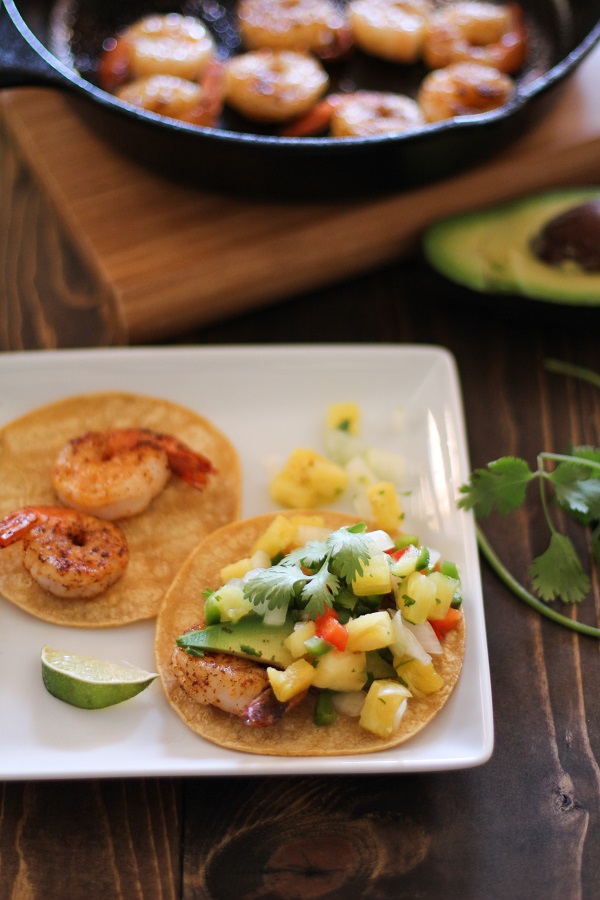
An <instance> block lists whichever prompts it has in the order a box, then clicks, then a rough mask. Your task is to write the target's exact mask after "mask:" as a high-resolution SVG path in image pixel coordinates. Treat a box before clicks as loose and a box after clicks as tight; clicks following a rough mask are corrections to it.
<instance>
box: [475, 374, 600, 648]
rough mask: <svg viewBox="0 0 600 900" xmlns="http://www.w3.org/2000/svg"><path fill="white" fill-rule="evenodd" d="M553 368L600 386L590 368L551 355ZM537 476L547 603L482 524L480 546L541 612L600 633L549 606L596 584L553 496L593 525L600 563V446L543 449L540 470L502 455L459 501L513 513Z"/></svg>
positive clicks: (484, 512) (485, 511) (478, 510)
mask: <svg viewBox="0 0 600 900" xmlns="http://www.w3.org/2000/svg"><path fill="white" fill-rule="evenodd" d="M547 368H548V369H550V370H551V371H553V372H556V373H561V374H565V375H572V376H574V377H578V378H583V379H585V380H586V381H589V382H590V383H592V384H594V385H596V386H598V387H600V376H599V375H597V374H596V373H594V372H591V371H590V370H588V369H583V368H581V367H579V366H570V365H569V364H568V363H561V362H559V361H557V360H549V361H548V362H547ZM535 481H537V482H538V484H539V488H540V498H541V503H542V509H543V512H544V517H545V520H546V523H547V526H548V530H549V532H550V538H549V543H548V547H547V549H546V550H545V551H544V552H543V553H542V554H541V555H540V556H538V557H536V558H535V559H534V560H533V562H532V564H531V566H530V569H529V575H530V578H531V581H532V587H533V590H534V591H535V592H536V593H537V595H538V597H540V598H541V600H543V601H545V602H544V603H542V602H541V601H540V600H539V599H537V597H535V596H534V595H533V594H532V593H530V592H529V591H528V590H527V589H526V588H525V587H523V585H521V584H520V583H519V582H517V581H516V580H515V578H514V577H513V576H512V575H511V573H510V572H509V570H508V569H507V568H506V566H504V565H503V563H501V562H500V560H499V558H498V557H497V555H496V554H495V552H494V551H493V549H492V548H491V546H490V544H489V543H488V541H487V540H486V538H485V536H484V535H483V532H482V531H481V529H480V528H479V527H477V540H478V545H479V547H480V550H481V551H482V553H483V555H484V556H485V557H486V559H487V561H488V562H489V563H490V565H491V566H492V568H493V569H494V570H495V572H496V574H498V575H499V576H500V577H501V578H502V579H503V581H504V582H505V583H506V584H507V586H508V587H509V588H510V589H511V590H512V591H513V592H514V593H515V594H516V595H517V596H519V597H521V599H523V600H525V602H526V603H528V604H529V605H530V606H532V607H534V608H535V609H537V610H538V612H542V613H543V614H544V615H546V616H548V617H549V618H551V619H554V620H555V621H559V622H560V624H562V625H565V626H566V627H568V628H571V629H573V630H575V631H580V632H582V633H585V634H590V635H593V636H595V637H600V629H599V628H595V627H593V626H586V625H582V624H581V623H578V622H577V621H575V620H574V619H571V618H569V617H567V616H563V615H561V614H560V613H558V612H556V611H555V610H553V609H551V608H550V607H549V606H547V605H546V604H547V603H549V602H551V601H553V600H556V599H560V600H562V601H563V602H565V603H579V602H581V601H582V600H583V599H584V598H585V597H586V596H587V594H588V593H589V590H590V584H591V582H590V578H589V576H588V574H587V573H586V571H585V570H584V567H583V565H582V562H581V560H580V558H579V555H578V553H577V551H576V549H575V546H574V544H573V542H572V541H571V539H570V538H569V537H568V536H567V535H564V534H561V533H560V532H559V531H558V529H557V528H556V526H555V524H554V521H553V517H552V514H551V508H550V498H553V500H554V502H555V504H556V505H558V506H559V507H560V508H561V509H562V510H563V511H564V512H565V513H567V514H568V515H570V516H571V517H573V518H574V519H576V520H577V521H578V522H580V523H581V524H582V525H584V526H586V527H588V528H589V529H590V543H591V550H592V554H593V557H594V559H595V560H596V562H597V563H598V564H600V448H598V447H589V446H581V447H570V448H569V449H568V452H567V453H563V454H557V453H548V452H542V453H540V454H538V457H537V468H536V469H535V470H532V469H531V468H530V467H529V465H528V463H527V462H526V461H525V460H523V459H520V458H518V457H514V456H505V457H501V458H500V459H497V460H495V461H493V462H491V463H488V465H487V466H485V468H482V469H475V470H474V471H473V472H472V473H471V476H470V479H469V481H468V482H467V483H466V484H464V485H462V486H461V487H460V488H459V490H460V492H461V493H462V494H463V497H462V498H461V499H460V500H459V501H458V506H459V508H463V509H472V510H473V511H474V512H475V514H476V515H477V516H478V517H485V516H488V515H490V514H491V513H492V512H494V511H497V512H498V513H500V514H502V515H507V514H509V513H512V512H515V511H516V510H517V509H519V508H520V507H521V506H523V504H524V503H525V500H526V497H527V491H528V488H529V486H530V485H531V484H532V483H534V482H535Z"/></svg>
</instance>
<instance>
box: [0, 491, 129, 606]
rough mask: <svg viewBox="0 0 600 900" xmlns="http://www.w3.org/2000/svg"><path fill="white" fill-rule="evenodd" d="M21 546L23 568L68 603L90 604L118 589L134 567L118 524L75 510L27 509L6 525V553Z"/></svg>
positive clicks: (2, 542)
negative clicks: (121, 580) (128, 570)
mask: <svg viewBox="0 0 600 900" xmlns="http://www.w3.org/2000/svg"><path fill="white" fill-rule="evenodd" d="M18 541H21V542H22V545H23V565H24V566H25V568H26V569H27V571H28V572H29V574H30V575H31V577H32V578H33V579H34V581H36V582H37V583H38V584H39V585H40V587H41V588H42V589H43V590H45V591H48V592H49V593H51V594H54V595H55V596H57V597H63V598H64V599H67V600H89V599H92V598H93V597H97V596H98V595H99V594H102V593H103V592H104V591H106V590H107V589H108V588H109V587H110V586H111V585H112V584H114V583H115V582H116V581H117V580H118V579H119V578H120V577H121V576H122V575H123V573H124V571H125V569H126V568H127V564H128V562H129V548H128V546H127V540H126V538H125V535H124V534H123V533H122V531H121V530H120V528H118V527H117V526H116V525H115V524H114V523H113V522H104V521H102V520H101V519H97V518H96V517H95V516H89V515H86V514H84V513H81V512H78V511H77V510H74V509H63V508H61V507H58V506H26V507H24V508H22V509H19V510H16V511H15V512H13V513H10V514H9V515H7V516H5V517H4V518H3V519H2V520H1V521H0V548H6V547H9V546H10V545H11V544H14V543H16V542H18Z"/></svg>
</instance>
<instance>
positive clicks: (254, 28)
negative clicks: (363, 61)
mask: <svg viewBox="0 0 600 900" xmlns="http://www.w3.org/2000/svg"><path fill="white" fill-rule="evenodd" d="M238 24H239V30H240V34H241V36H242V40H243V43H244V46H245V47H246V48H248V49H249V50H259V49H260V48H261V47H269V48H271V49H272V50H297V51H299V52H306V53H308V52H312V53H315V54H316V55H317V56H320V57H321V58H322V59H336V58H339V57H341V56H344V55H345V54H346V53H347V51H348V50H349V49H350V45H351V38H350V30H349V27H348V23H347V21H346V18H345V17H344V15H343V14H342V13H341V12H340V10H339V9H338V8H337V7H336V6H334V4H333V3H332V2H331V0H241V3H240V5H239V9H238Z"/></svg>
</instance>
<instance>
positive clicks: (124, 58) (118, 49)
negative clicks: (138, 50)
mask: <svg viewBox="0 0 600 900" xmlns="http://www.w3.org/2000/svg"><path fill="white" fill-rule="evenodd" d="M130 60H131V48H130V46H129V43H128V42H127V41H126V40H124V39H123V38H117V39H116V40H112V41H110V42H108V43H107V46H106V47H105V48H104V51H103V53H102V56H101V58H100V67H99V69H98V82H99V84H100V87H101V88H102V89H103V90H105V91H108V92H109V93H111V94H113V93H114V92H115V90H116V89H117V88H118V87H120V86H121V85H122V84H125V82H126V81H127V79H128V78H129V68H130V64H131V63H130Z"/></svg>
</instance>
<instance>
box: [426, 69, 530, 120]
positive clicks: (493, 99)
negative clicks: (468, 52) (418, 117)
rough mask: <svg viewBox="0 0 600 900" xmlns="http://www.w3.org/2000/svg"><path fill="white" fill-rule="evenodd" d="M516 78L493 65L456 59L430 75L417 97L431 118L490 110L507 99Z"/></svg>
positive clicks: (439, 118)
mask: <svg viewBox="0 0 600 900" xmlns="http://www.w3.org/2000/svg"><path fill="white" fill-rule="evenodd" d="M513 91H514V83H513V81H512V79H511V78H510V77H509V76H508V75H505V74H504V73H503V72H499V71H498V69H494V68H492V67H491V66H481V65H478V64H477V63H455V64H454V65H451V66H446V68H445V69H436V70H435V71H434V72H430V73H429V75H426V76H425V78H424V79H423V81H422V83H421V87H420V88H419V93H418V96H417V100H418V103H419V106H420V107H421V109H422V111H423V115H424V116H425V120H426V121H427V122H440V121H442V120H444V119H451V118H454V117H455V116H467V115H474V114H477V113H483V112H490V111H491V110H493V109H497V108H498V107H500V106H503V105H504V104H505V103H507V102H508V101H509V99H510V97H511V96H512V94H513Z"/></svg>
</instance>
